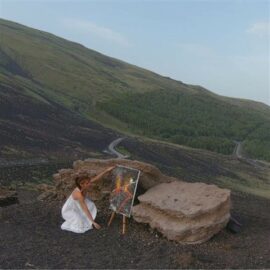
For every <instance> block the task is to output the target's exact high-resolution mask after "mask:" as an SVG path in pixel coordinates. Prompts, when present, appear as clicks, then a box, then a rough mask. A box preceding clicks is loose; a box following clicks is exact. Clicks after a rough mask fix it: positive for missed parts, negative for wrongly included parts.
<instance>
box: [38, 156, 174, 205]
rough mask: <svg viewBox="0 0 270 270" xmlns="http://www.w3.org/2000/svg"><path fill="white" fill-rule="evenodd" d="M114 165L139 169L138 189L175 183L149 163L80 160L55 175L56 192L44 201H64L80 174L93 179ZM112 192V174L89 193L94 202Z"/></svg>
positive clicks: (48, 193)
mask: <svg viewBox="0 0 270 270" xmlns="http://www.w3.org/2000/svg"><path fill="white" fill-rule="evenodd" d="M114 165H123V166H127V167H131V168H134V169H138V170H140V171H141V175H140V179H139V183H138V188H140V189H142V190H144V191H145V190H147V189H149V188H151V187H153V186H155V185H157V184H160V183H164V182H165V183H166V182H171V181H175V180H176V179H175V178H174V177H170V176H167V175H164V174H162V173H161V171H160V170H159V169H158V168H156V167H154V166H153V165H150V164H148V163H144V162H140V161H137V160H128V159H105V160H102V159H86V160H84V161H82V160H78V161H75V162H74V163H73V169H61V170H59V171H58V173H56V174H54V175H53V178H54V181H55V187H54V190H51V189H50V190H49V191H47V192H46V194H45V195H41V197H42V199H47V200H51V199H57V200H64V199H65V198H67V196H68V195H69V194H70V193H71V191H72V190H73V189H74V187H75V178H76V176H78V175H79V174H85V173H86V174H88V175H89V177H93V176H95V175H97V174H99V173H101V172H103V171H104V170H106V169H107V168H108V167H111V166H114ZM110 190H111V177H110V174H107V175H105V176H104V177H103V178H102V179H101V180H100V181H97V182H95V184H94V185H93V186H92V188H91V190H90V191H89V196H90V197H91V199H92V200H94V201H96V200H101V199H103V198H105V197H106V196H107V195H108V194H109V193H110Z"/></svg>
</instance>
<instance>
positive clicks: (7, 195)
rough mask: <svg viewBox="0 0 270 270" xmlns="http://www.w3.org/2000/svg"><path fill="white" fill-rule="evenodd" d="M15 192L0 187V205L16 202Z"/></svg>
mask: <svg viewBox="0 0 270 270" xmlns="http://www.w3.org/2000/svg"><path fill="white" fill-rule="evenodd" d="M18 202H19V200H18V197H17V192H16V191H14V190H11V189H8V188H6V187H0V207H1V206H8V205H11V204H14V203H18Z"/></svg>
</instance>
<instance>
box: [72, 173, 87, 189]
mask: <svg viewBox="0 0 270 270" xmlns="http://www.w3.org/2000/svg"><path fill="white" fill-rule="evenodd" d="M84 180H90V177H89V175H88V174H87V173H84V174H80V175H78V176H77V177H76V178H75V184H76V186H77V187H78V188H79V189H81V182H82V181H84Z"/></svg>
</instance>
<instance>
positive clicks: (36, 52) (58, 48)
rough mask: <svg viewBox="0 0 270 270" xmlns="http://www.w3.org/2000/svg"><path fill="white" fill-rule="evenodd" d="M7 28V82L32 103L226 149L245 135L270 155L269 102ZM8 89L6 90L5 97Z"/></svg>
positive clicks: (2, 56)
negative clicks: (236, 95) (189, 82)
mask: <svg viewBox="0 0 270 270" xmlns="http://www.w3.org/2000/svg"><path fill="white" fill-rule="evenodd" d="M0 32H1V44H0V82H1V85H2V86H4V87H5V88H7V89H15V90H16V91H20V93H21V94H23V95H26V96H28V97H31V100H32V102H35V103H37V102H45V103H47V104H53V103H57V104H59V105H61V106H62V107H63V108H65V109H68V110H71V111H73V112H74V113H78V114H80V115H81V116H83V117H86V118H88V119H92V120H95V121H98V122H100V123H102V124H103V125H107V126H110V127H111V128H115V129H119V130H121V131H123V132H128V133H134V134H139V135H143V136H147V137H151V138H156V139H161V140H164V141H169V142H173V143H177V144H182V145H187V146H191V147H195V148H202V149H208V150H210V151H215V152H220V153H224V154H231V153H232V151H233V149H234V146H235V143H234V142H233V141H234V140H237V141H243V142H244V144H243V146H244V150H245V152H246V153H248V154H249V155H250V156H251V157H255V158H259V159H266V160H270V154H269V153H270V143H269V142H270V139H269V136H270V129H269V122H270V108H269V107H268V106H266V105H264V104H262V103H258V102H253V101H245V100H242V99H232V98H226V97H221V96H218V95H215V94H214V93H211V92H210V91H207V90H206V89H204V88H202V87H200V86H193V85H187V84H184V83H182V82H180V81H175V80H172V79H170V78H167V77H163V76H160V75H158V74H155V73H153V72H150V71H148V70H145V69H142V68H139V67H136V66H134V65H130V64H127V63H125V62H123V61H119V60H117V59H114V58H111V57H107V56H105V55H102V54H100V53H98V52H96V51H93V50H90V49H87V48H85V47H84V46H82V45H80V44H77V43H74V42H70V41H67V40H65V39H62V38H59V37H57V36H54V35H52V34H49V33H46V32H42V31H38V30H35V29H31V28H28V27H25V26H22V25H19V24H16V23H13V22H9V21H6V20H0ZM8 95H9V93H5V92H3V93H0V102H1V98H7V96H8ZM8 98H11V99H13V102H16V97H15V96H14V97H10V96H8ZM28 106H31V104H28ZM0 120H1V118H0Z"/></svg>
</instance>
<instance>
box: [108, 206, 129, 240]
mask: <svg viewBox="0 0 270 270" xmlns="http://www.w3.org/2000/svg"><path fill="white" fill-rule="evenodd" d="M115 214H116V212H114V211H113V212H112V214H111V217H110V220H109V222H108V227H109V226H110V225H111V223H112V221H113V219H114V217H115ZM126 223H127V217H126V216H125V215H123V226H122V234H123V235H124V234H125V233H126Z"/></svg>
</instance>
